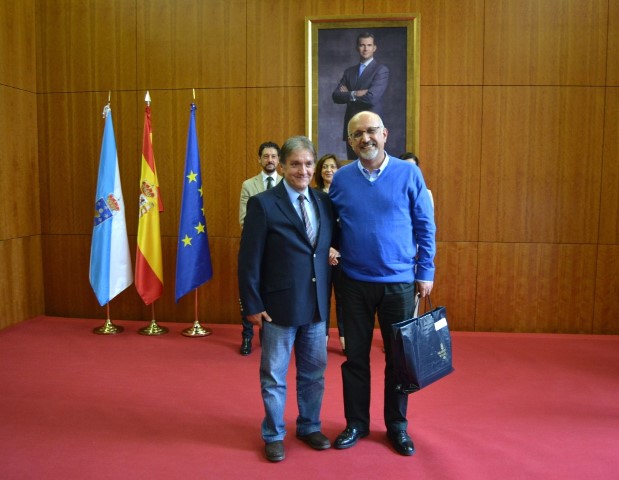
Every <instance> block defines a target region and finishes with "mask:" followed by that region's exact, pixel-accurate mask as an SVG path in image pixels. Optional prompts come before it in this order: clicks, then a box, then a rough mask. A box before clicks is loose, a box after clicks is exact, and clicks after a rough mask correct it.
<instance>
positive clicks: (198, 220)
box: [176, 103, 213, 302]
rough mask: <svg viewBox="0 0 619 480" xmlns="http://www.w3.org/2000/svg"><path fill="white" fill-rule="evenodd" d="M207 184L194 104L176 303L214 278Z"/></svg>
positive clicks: (184, 188) (188, 146) (187, 161)
mask: <svg viewBox="0 0 619 480" xmlns="http://www.w3.org/2000/svg"><path fill="white" fill-rule="evenodd" d="M203 188H204V184H203V182H202V174H201V173H200V152H199V149H198V137H197V135H196V106H195V104H193V103H192V104H191V113H190V117H189V133H188V135H187V154H186V156H185V175H184V177H183V200H182V203H181V221H180V227H179V229H178V250H177V253H176V301H177V302H178V300H179V299H180V298H181V297H182V296H183V295H185V294H187V293H189V292H190V291H191V290H193V289H194V288H198V287H199V286H200V285H202V284H203V283H204V282H206V281H207V280H210V279H211V278H212V277H213V266H212V264H211V250H210V248H209V245H208V232H207V229H206V218H205V216H204V200H203V198H202V193H203Z"/></svg>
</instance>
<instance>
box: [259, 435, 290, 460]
mask: <svg viewBox="0 0 619 480" xmlns="http://www.w3.org/2000/svg"><path fill="white" fill-rule="evenodd" d="M264 454H265V456H266V457H267V460H268V461H269V462H281V461H282V460H283V459H284V458H286V452H284V442H283V441H281V440H277V441H275V442H271V443H267V444H266V445H265V447H264Z"/></svg>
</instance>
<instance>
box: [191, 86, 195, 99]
mask: <svg viewBox="0 0 619 480" xmlns="http://www.w3.org/2000/svg"><path fill="white" fill-rule="evenodd" d="M191 90H192V91H193V101H194V102H195V101H196V89H195V88H192V89H191Z"/></svg>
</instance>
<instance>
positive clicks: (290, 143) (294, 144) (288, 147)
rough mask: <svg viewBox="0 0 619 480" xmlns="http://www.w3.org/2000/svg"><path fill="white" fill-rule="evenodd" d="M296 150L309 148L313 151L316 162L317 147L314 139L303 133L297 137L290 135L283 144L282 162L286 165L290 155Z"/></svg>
mask: <svg viewBox="0 0 619 480" xmlns="http://www.w3.org/2000/svg"><path fill="white" fill-rule="evenodd" d="M296 150H307V151H309V152H311V154H312V156H313V157H314V162H315V161H316V156H317V155H316V148H315V147H314V144H313V143H312V141H311V140H310V139H309V138H307V137H305V136H303V135H298V136H296V137H290V138H289V139H288V140H286V141H285V142H284V144H283V145H282V156H281V158H280V159H279V161H280V163H281V164H282V165H286V161H287V160H288V157H289V156H290V155H291V154H292V152H294V151H296Z"/></svg>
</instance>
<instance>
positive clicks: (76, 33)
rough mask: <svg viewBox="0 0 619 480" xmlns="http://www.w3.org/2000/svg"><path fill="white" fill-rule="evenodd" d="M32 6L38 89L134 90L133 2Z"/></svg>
mask: <svg viewBox="0 0 619 480" xmlns="http://www.w3.org/2000/svg"><path fill="white" fill-rule="evenodd" d="M36 5H37V19H36V20H37V36H36V37H37V51H38V55H37V85H38V91H39V92H79V91H92V90H101V91H108V90H118V89H134V88H135V86H136V81H135V80H136V75H135V72H136V30H135V25H136V5H135V1H126V0H89V1H83V0H46V1H37V2H36Z"/></svg>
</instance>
